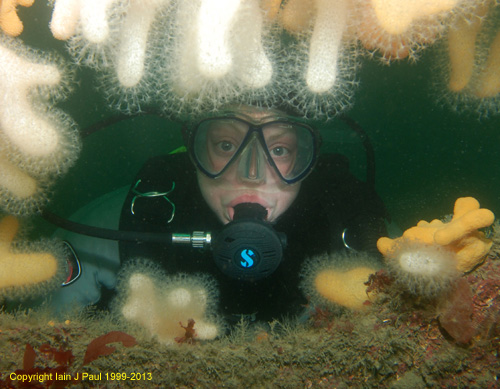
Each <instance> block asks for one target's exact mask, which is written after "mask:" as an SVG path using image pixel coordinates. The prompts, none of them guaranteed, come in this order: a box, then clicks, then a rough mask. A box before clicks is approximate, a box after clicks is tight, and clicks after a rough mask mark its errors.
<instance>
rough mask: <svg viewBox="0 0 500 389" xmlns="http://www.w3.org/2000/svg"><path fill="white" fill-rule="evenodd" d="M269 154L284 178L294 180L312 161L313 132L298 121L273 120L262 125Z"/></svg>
mask: <svg viewBox="0 0 500 389" xmlns="http://www.w3.org/2000/svg"><path fill="white" fill-rule="evenodd" d="M262 132H263V134H264V139H265V141H266V145H267V149H268V151H269V155H270V156H271V158H272V160H273V161H274V164H275V165H276V168H277V169H278V171H279V172H280V174H281V176H282V177H283V178H284V179H285V180H294V179H295V178H297V177H299V176H300V175H302V174H303V173H305V172H306V171H308V169H309V168H310V167H311V165H312V164H313V163H314V156H315V152H316V150H315V140H314V134H313V132H312V131H311V130H310V129H309V128H308V127H305V126H302V125H301V124H300V123H288V122H274V123H269V124H267V125H265V126H264V127H263V131H262Z"/></svg>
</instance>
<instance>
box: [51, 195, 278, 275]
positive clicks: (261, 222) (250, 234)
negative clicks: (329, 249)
mask: <svg viewBox="0 0 500 389" xmlns="http://www.w3.org/2000/svg"><path fill="white" fill-rule="evenodd" d="M266 216H267V211H266V209H265V208H264V207H263V206H261V205H260V204H256V203H242V204H238V205H236V206H235V207H234V217H233V221H231V222H230V223H228V224H226V225H225V226H224V227H223V228H222V230H220V231H218V232H214V233H213V234H212V232H202V231H194V232H193V233H192V234H178V233H172V234H170V233H149V232H133V231H116V230H110V229H106V228H100V227H93V226H88V225H84V224H80V223H76V222H73V221H71V220H68V219H64V218H61V217H59V216H57V215H55V214H53V213H51V212H49V211H47V210H44V211H43V217H44V218H45V219H46V220H48V221H50V222H51V223H53V224H55V225H57V226H59V227H61V228H64V229H66V230H68V231H72V232H76V233H78V234H83V235H87V236H93V237H97V238H103V239H111V240H121V241H133V242H157V243H163V244H165V243H167V244H181V245H191V246H192V247H194V248H207V247H211V249H212V251H213V256H214V261H215V264H216V265H217V267H218V268H219V269H220V270H221V271H222V272H223V273H224V274H225V275H227V276H228V277H231V278H235V279H238V280H242V281H257V280H261V279H263V278H265V277H267V276H269V275H270V274H272V273H273V272H274V271H275V270H276V269H277V268H278V266H279V265H280V263H281V261H282V259H283V249H284V248H285V247H286V244H287V239H286V235H285V234H284V233H283V232H277V231H275V230H274V228H273V227H272V225H271V223H269V222H266V221H265V218H266Z"/></svg>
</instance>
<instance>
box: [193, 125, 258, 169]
mask: <svg viewBox="0 0 500 389" xmlns="http://www.w3.org/2000/svg"><path fill="white" fill-rule="evenodd" d="M248 129H249V125H248V124H247V123H245V122H243V121H240V120H234V119H230V118H228V119H208V120H205V121H203V122H201V123H200V124H199V126H198V128H197V131H196V134H195V138H194V144H193V151H194V156H195V158H196V160H197V162H198V163H199V164H200V167H201V168H202V169H204V170H205V171H206V172H207V173H209V174H212V175H216V174H219V173H220V172H221V171H222V170H223V169H224V168H225V167H226V166H227V165H228V164H229V162H230V161H231V159H232V158H233V157H234V155H235V154H236V152H237V151H238V149H239V148H240V146H241V143H242V142H243V140H244V138H245V135H246V134H247V132H248Z"/></svg>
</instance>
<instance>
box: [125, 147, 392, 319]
mask: <svg viewBox="0 0 500 389" xmlns="http://www.w3.org/2000/svg"><path fill="white" fill-rule="evenodd" d="M139 179H140V180H141V182H140V184H139V185H138V186H137V190H139V191H140V192H143V193H145V192H152V191H155V192H167V191H169V190H170V189H171V188H172V183H173V182H175V189H174V190H173V191H172V193H171V194H169V196H168V198H169V199H170V200H171V201H172V202H173V203H174V204H175V216H174V218H173V220H172V222H171V223H168V220H169V218H170V217H171V214H172V206H171V204H170V203H169V202H168V201H166V200H165V199H164V198H162V197H155V198H136V200H135V203H134V214H132V213H131V211H130V208H131V201H132V199H133V198H134V196H135V194H134V193H132V192H129V194H128V197H127V199H126V201H125V203H124V206H123V209H122V214H121V218H120V229H122V230H128V231H148V232H155V233H158V232H178V233H191V232H193V231H217V230H220V229H221V227H222V223H221V222H220V221H219V220H218V218H217V217H216V216H215V214H214V213H213V212H212V210H211V209H210V208H209V207H208V205H207V204H206V202H205V200H204V199H203V197H202V195H201V192H200V189H199V187H198V183H197V178H196V172H195V169H194V167H193V165H192V163H191V162H190V161H189V158H188V156H187V154H186V153H180V154H174V155H168V156H160V157H156V158H152V159H150V160H149V161H148V162H147V163H146V164H145V165H144V166H143V168H142V169H141V171H140V172H139V174H138V175H137V177H136V181H135V182H137V180H139ZM384 217H386V211H385V207H384V205H383V203H382V201H381V200H380V198H379V197H378V196H377V194H376V193H375V191H374V190H373V189H372V188H371V187H369V186H368V185H366V184H365V183H363V182H361V181H359V180H357V179H356V178H355V177H354V176H352V175H351V174H350V172H349V166H348V161H347V159H346V158H345V157H343V156H340V155H338V154H335V155H325V156H321V157H320V160H319V162H318V165H317V166H316V167H315V169H314V171H313V172H312V173H311V174H310V175H309V176H308V177H307V178H306V179H305V180H304V181H303V182H302V186H301V188H300V191H299V194H298V196H297V198H296V200H295V201H294V203H293V204H292V205H291V207H290V208H289V209H288V210H287V211H286V212H285V213H284V214H283V215H282V216H281V217H280V218H279V219H278V221H277V222H276V223H275V224H274V228H275V229H276V230H277V231H282V232H284V233H286V235H287V240H288V244H287V247H286V249H285V251H284V258H283V262H282V263H281V264H280V266H279V267H278V269H277V270H276V271H275V272H274V273H273V274H272V275H270V276H269V277H267V278H265V279H263V280H261V281H257V282H242V281H239V280H234V279H230V278H229V277H228V276H226V275H224V274H223V273H221V272H220V270H219V269H218V268H217V266H216V265H215V262H214V260H213V257H212V253H211V252H210V250H201V249H193V248H191V247H189V246H171V245H163V244H160V243H132V242H121V243H120V259H121V261H122V264H123V263H125V262H127V261H129V260H131V259H133V258H149V259H151V260H153V261H155V262H156V263H158V264H160V265H161V266H162V267H163V268H164V269H165V270H166V272H167V273H170V274H175V273H178V272H183V273H208V274H211V275H212V276H213V277H214V278H215V279H216V280H217V282H218V286H219V291H220V302H219V308H220V310H221V312H222V313H223V314H225V315H226V316H230V315H240V314H245V315H249V314H256V317H257V318H258V319H262V320H270V319H272V318H279V317H280V316H282V315H285V314H295V313H298V312H299V311H300V310H301V309H303V305H304V304H306V303H307V300H306V298H305V296H303V294H302V293H301V290H300V289H299V283H300V271H301V266H302V264H303V262H304V260H305V259H306V258H308V257H312V256H315V255H318V254H322V253H324V252H333V251H336V250H344V249H345V246H344V243H343V241H342V232H343V231H344V229H346V228H347V234H346V240H347V243H348V244H349V246H350V247H352V248H355V249H356V250H363V251H368V252H373V253H376V246H375V244H376V240H377V239H378V237H380V236H382V235H385V224H384V220H383V219H384Z"/></svg>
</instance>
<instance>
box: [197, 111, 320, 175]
mask: <svg viewBox="0 0 500 389" xmlns="http://www.w3.org/2000/svg"><path fill="white" fill-rule="evenodd" d="M251 127H253V126H252V124H250V123H248V122H246V121H244V120H242V119H237V118H213V119H206V120H204V121H202V122H200V123H199V124H198V127H197V128H196V132H195V133H194V138H193V144H192V150H193V154H194V158H195V160H196V162H197V164H198V166H199V167H200V168H201V169H202V170H203V171H204V172H205V173H206V174H208V175H209V176H214V177H215V176H217V175H218V174H220V173H221V172H222V171H223V170H224V168H225V167H226V166H228V165H229V164H230V163H231V162H232V161H233V160H235V159H238V158H241V159H242V160H241V161H240V163H239V173H240V175H241V174H243V170H242V169H243V167H245V169H244V170H245V172H244V173H245V177H246V176H248V178H250V175H251V174H253V175H255V176H256V178H260V177H261V175H262V174H263V172H264V169H265V167H264V165H263V163H265V161H266V159H267V160H270V161H269V162H271V161H272V162H271V165H274V166H273V168H275V169H276V170H277V173H279V175H280V176H281V178H282V179H283V180H284V181H286V182H295V181H296V180H299V179H301V178H302V177H303V176H305V174H307V172H309V170H310V169H311V167H312V165H313V164H314V161H315V157H316V153H317V150H316V145H317V142H316V139H315V135H314V132H313V130H312V129H311V128H309V127H307V126H306V125H303V124H301V123H296V122H292V121H278V120H277V121H273V122H268V123H265V124H263V125H262V126H259V127H253V131H252V134H251V137H250V138H248V141H247V140H246V139H247V135H248V131H249V130H250V128H251ZM260 134H261V135H262V137H263V139H262V138H261V135H260ZM262 140H263V141H264V142H262ZM243 142H245V143H246V144H245V147H244V149H242V144H243ZM262 143H265V148H266V149H267V150H265V151H264V149H263V144H262ZM266 155H267V158H266ZM252 169H253V170H255V171H256V172H255V174H254V172H253V170H252ZM253 175H252V177H253ZM257 176H258V177H257Z"/></svg>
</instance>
